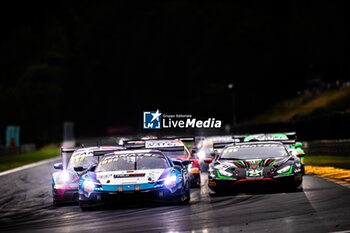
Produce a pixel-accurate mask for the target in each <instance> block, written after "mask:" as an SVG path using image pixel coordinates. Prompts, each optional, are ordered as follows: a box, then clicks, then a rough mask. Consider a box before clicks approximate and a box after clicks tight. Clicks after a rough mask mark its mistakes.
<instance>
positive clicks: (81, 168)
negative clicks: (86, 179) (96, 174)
mask: <svg viewBox="0 0 350 233" xmlns="http://www.w3.org/2000/svg"><path fill="white" fill-rule="evenodd" d="M84 170H85V169H84V168H83V167H74V171H76V172H82V171H84Z"/></svg>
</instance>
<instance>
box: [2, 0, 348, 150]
mask: <svg viewBox="0 0 350 233" xmlns="http://www.w3.org/2000/svg"><path fill="white" fill-rule="evenodd" d="M2 4H3V3H2ZM346 15H347V9H346V7H345V1H325V0H317V1H307V2H304V1H303V2H296V1H239V2H233V1H144V2H141V1H136V2H135V1H113V2H102V3H101V2H100V1H99V2H97V1H96V2H95V1H56V2H54V3H52V2H51V1H47V2H40V3H38V2H36V1H27V2H25V3H22V2H19V1H11V3H6V4H3V5H2V6H1V8H0V17H1V18H0V21H1V23H0V25H1V31H2V32H1V39H0V41H1V44H0V46H1V47H0V49H1V53H0V64H1V69H0V78H1V81H0V106H1V111H0V130H1V131H0V132H1V134H3V135H4V133H2V132H5V127H6V125H9V124H13V125H20V126H21V140H22V142H38V143H47V142H51V141H58V140H61V137H62V124H63V122H64V121H72V122H74V123H75V128H76V134H77V135H78V136H82V135H84V136H94V135H98V136H101V135H104V134H105V129H106V128H108V127H127V128H129V129H131V131H129V132H132V133H135V132H140V131H142V112H143V111H145V110H151V111H153V110H156V109H160V110H161V112H163V113H166V114H176V113H182V114H192V115H193V116H194V117H196V118H199V119H207V118H209V117H215V118H216V119H220V120H222V121H223V123H224V124H231V122H232V110H231V106H232V95H231V94H232V92H231V90H229V89H228V88H227V85H228V84H229V83H234V86H235V96H236V109H237V122H238V123H243V122H245V121H246V120H247V119H250V118H251V117H253V116H255V115H256V114H259V113H260V112H262V111H263V110H265V109H266V108H267V107H268V106H270V105H271V104H273V103H276V102H278V101H280V100H282V99H286V98H290V97H294V96H296V94H297V91H300V90H303V89H305V88H308V87H309V85H311V82H310V80H311V79H312V77H314V76H315V75H316V76H318V77H319V79H320V80H321V81H322V82H335V81H336V80H348V79H349V74H350V73H349V72H350V69H349V68H350V67H349V63H348V60H349V58H348V45H349V43H348V25H346V24H345V22H346V20H347V19H346ZM0 140H1V143H2V144H3V142H4V137H3V136H2V135H1V136H0Z"/></svg>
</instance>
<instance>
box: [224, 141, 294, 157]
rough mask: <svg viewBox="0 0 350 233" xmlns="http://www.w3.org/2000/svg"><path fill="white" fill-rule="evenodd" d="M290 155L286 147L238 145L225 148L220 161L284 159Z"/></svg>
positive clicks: (275, 145)
mask: <svg viewBox="0 0 350 233" xmlns="http://www.w3.org/2000/svg"><path fill="white" fill-rule="evenodd" d="M284 156H288V153H287V151H286V149H285V148H284V146H282V145H279V144H251V145H236V146H230V147H228V148H225V150H224V151H223V152H222V154H221V156H220V158H219V160H221V159H256V158H271V157H284Z"/></svg>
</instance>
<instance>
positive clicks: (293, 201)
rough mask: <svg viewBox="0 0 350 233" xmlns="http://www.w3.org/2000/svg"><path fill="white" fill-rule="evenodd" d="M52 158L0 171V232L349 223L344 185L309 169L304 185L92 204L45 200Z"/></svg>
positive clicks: (348, 226)
mask: <svg viewBox="0 0 350 233" xmlns="http://www.w3.org/2000/svg"><path fill="white" fill-rule="evenodd" d="M52 165H53V163H49V164H43V165H40V166H37V167H34V168H29V169H26V170H23V171H19V172H15V173H11V174H8V175H4V176H1V177H0V187H1V192H0V232H50V233H54V232H82V231H84V232H338V231H347V230H350V189H349V188H347V187H344V186H341V185H339V184H336V183H333V182H331V181H327V180H324V179H321V178H318V177H314V176H305V177H304V191H303V192H284V191H283V190H273V191H271V190H254V189H253V191H252V190H248V192H242V193H234V194H231V195H223V196H214V197H212V196H210V195H209V193H208V189H207V187H206V185H204V183H205V174H203V176H202V178H203V179H202V181H204V182H203V185H202V187H201V188H195V189H192V190H191V202H190V204H188V205H159V204H156V203H145V204H144V203H136V204H127V205H123V206H114V207H112V208H104V209H99V210H94V211H87V212H86V211H85V212H83V211H81V210H80V208H79V207H78V206H77V205H70V206H59V207H55V206H53V205H52V194H51V173H52V172H54V169H53V167H52Z"/></svg>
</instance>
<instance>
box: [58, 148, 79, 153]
mask: <svg viewBox="0 0 350 233" xmlns="http://www.w3.org/2000/svg"><path fill="white" fill-rule="evenodd" d="M77 149H79V148H63V147H62V148H61V154H62V153H73V152H74V151H75V150H77Z"/></svg>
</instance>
